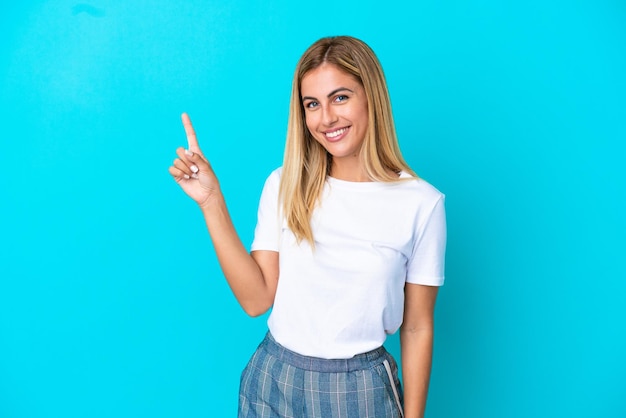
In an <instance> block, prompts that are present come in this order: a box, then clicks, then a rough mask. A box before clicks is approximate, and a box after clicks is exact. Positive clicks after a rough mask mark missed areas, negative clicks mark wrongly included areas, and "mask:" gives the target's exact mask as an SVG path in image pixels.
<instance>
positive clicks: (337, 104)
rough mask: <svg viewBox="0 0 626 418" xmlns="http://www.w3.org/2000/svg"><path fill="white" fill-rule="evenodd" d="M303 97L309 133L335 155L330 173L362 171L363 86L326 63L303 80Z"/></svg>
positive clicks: (366, 118)
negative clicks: (360, 154) (358, 168)
mask: <svg viewBox="0 0 626 418" xmlns="http://www.w3.org/2000/svg"><path fill="white" fill-rule="evenodd" d="M300 93H301V95H302V105H303V106H304V115H305V119H306V126H307V128H308V129H309V132H310V133H311V135H312V136H313V138H315V140H316V141H317V142H319V143H320V144H321V145H322V146H323V147H324V148H325V149H326V151H328V153H329V154H330V155H332V159H333V164H332V168H331V172H333V171H335V170H336V169H339V168H341V167H344V168H348V167H350V169H351V170H353V169H354V168H355V167H360V163H359V161H360V159H359V151H360V150H361V146H362V145H363V141H364V139H365V134H366V132H367V127H368V113H367V97H366V95H365V89H364V88H363V86H362V85H361V83H360V82H359V81H358V80H357V79H356V78H354V77H353V76H352V75H350V74H348V73H346V72H344V71H342V70H340V69H339V68H337V67H336V66H335V65H333V64H327V63H325V64H322V65H321V66H319V67H317V68H315V69H313V70H311V71H309V72H308V73H307V74H306V75H305V76H304V77H303V78H302V82H301V85H300Z"/></svg>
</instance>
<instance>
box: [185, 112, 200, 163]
mask: <svg viewBox="0 0 626 418" xmlns="http://www.w3.org/2000/svg"><path fill="white" fill-rule="evenodd" d="M181 118H182V120H183V126H184V127H185V134H187V144H188V148H189V150H190V151H193V152H195V153H198V154H202V152H201V151H200V146H199V145H198V138H197V137H196V131H195V130H194V129H193V125H192V124H191V119H189V115H188V114H187V113H183V114H182V116H181Z"/></svg>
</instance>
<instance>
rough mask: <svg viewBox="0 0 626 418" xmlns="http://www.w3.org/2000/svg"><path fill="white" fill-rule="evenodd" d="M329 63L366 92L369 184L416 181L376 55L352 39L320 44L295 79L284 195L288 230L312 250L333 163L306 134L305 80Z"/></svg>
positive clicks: (363, 156) (365, 154) (365, 150)
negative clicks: (403, 177)
mask: <svg viewBox="0 0 626 418" xmlns="http://www.w3.org/2000/svg"><path fill="white" fill-rule="evenodd" d="M324 63H327V64H333V65H335V66H336V67H337V68H338V69H340V70H342V71H345V72H346V73H347V74H350V75H351V76H353V77H354V78H355V79H356V80H358V81H359V82H360V83H361V85H362V86H363V88H364V90H365V94H366V96H367V105H368V106H367V108H368V128H367V132H366V134H365V139H364V141H363V146H362V147H361V152H360V158H361V159H362V160H363V164H364V167H365V171H366V173H367V175H368V176H369V178H370V179H371V180H373V181H384V182H391V181H398V176H397V174H398V173H400V171H405V172H408V173H410V174H411V175H413V176H415V177H417V176H416V175H415V173H414V172H413V171H412V170H411V169H410V168H409V166H408V165H407V164H406V162H405V161H404V159H403V158H402V154H401V153H400V148H399V146H398V140H397V137H396V131H395V126H394V123H393V115H392V112H391V102H390V100H389V92H388V91H387V83H386V81H385V75H384V73H383V69H382V67H381V65H380V62H379V61H378V58H376V55H375V54H374V52H373V51H372V49H371V48H370V47H369V46H367V44H365V43H364V42H363V41H361V40H359V39H356V38H353V37H349V36H336V37H328V38H322V39H320V40H318V41H317V42H315V43H314V44H313V45H311V46H310V47H309V48H308V49H307V50H306V51H305V52H304V54H303V55H302V57H301V58H300V60H299V61H298V65H297V66H296V70H295V74H294V77H293V82H292V88H291V103H290V106H289V122H288V126H287V142H286V145H285V155H284V161H283V169H282V175H281V180H280V194H279V198H280V201H281V202H282V209H283V214H284V216H285V219H286V220H287V225H288V227H289V228H290V229H291V231H292V232H293V233H294V235H295V236H296V238H297V240H298V242H300V241H302V240H303V239H304V240H306V241H308V242H309V244H311V246H314V241H313V231H312V230H311V214H312V213H313V210H314V209H315V206H316V204H317V203H318V201H319V198H320V195H321V193H322V189H323V187H324V183H325V181H326V176H327V175H328V174H329V173H330V166H331V161H332V160H331V156H330V154H328V152H327V151H326V149H324V147H323V146H322V145H320V144H319V143H318V142H317V141H316V140H315V139H314V138H313V136H312V135H311V133H310V132H309V130H308V129H307V126H306V121H305V114H304V107H303V105H302V96H301V92H300V87H301V84H302V79H303V78H304V76H305V75H306V74H307V73H308V72H309V71H311V70H314V69H316V68H318V67H319V66H321V65H322V64H324Z"/></svg>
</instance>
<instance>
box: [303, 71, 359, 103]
mask: <svg viewBox="0 0 626 418" xmlns="http://www.w3.org/2000/svg"><path fill="white" fill-rule="evenodd" d="M360 86H361V83H360V81H359V80H358V79H357V78H356V77H354V76H353V75H352V74H349V73H348V72H346V71H344V70H342V69H340V68H339V67H337V66H336V65H334V64H328V63H324V64H322V65H320V66H319V67H317V68H314V69H313V70H311V71H309V72H307V73H306V74H305V75H304V77H302V82H301V83H300V90H301V93H302V95H303V96H310V95H316V94H321V95H325V94H327V93H330V92H331V91H333V90H335V89H337V88H339V87H346V88H349V89H352V90H354V89H356V88H358V87H360Z"/></svg>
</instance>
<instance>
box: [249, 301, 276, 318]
mask: <svg viewBox="0 0 626 418" xmlns="http://www.w3.org/2000/svg"><path fill="white" fill-rule="evenodd" d="M271 306H272V305H271V304H265V303H263V304H261V303H255V304H253V303H249V304H241V307H242V308H243V311H244V312H245V313H246V314H247V315H248V316H251V317H252V318H256V317H259V316H261V315H263V314H264V313H265V312H267V311H268V310H269V309H270V307H271Z"/></svg>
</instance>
